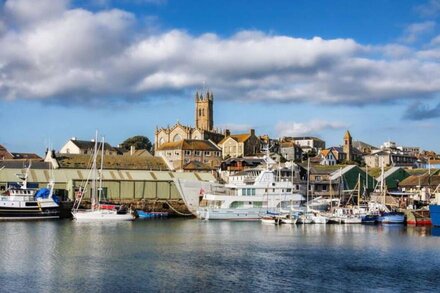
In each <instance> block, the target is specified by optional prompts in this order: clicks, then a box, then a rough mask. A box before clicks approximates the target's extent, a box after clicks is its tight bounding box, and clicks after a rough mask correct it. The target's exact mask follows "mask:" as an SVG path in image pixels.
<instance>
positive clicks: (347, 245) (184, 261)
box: [0, 219, 440, 292]
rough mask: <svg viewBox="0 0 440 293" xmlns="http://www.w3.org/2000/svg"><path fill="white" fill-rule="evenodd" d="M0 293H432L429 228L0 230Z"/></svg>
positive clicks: (437, 254) (178, 225)
mask: <svg viewBox="0 0 440 293" xmlns="http://www.w3.org/2000/svg"><path fill="white" fill-rule="evenodd" d="M0 233H1V237H0V248H1V249H0V262H1V266H0V284H1V287H0V291H2V292H29V291H32V292H157V291H161V292H170V291H171V292H175V291H178V292H224V291H234V292H275V291H290V292H291V291H306V290H312V291H320V292H323V291H378V290H379V291H382V292H396V291H408V290H411V291H437V290H438V288H439V286H440V237H437V236H435V235H437V234H440V231H436V230H435V228H426V227H406V226H363V225H352V226H348V225H347V226H344V225H302V226H301V225H297V226H295V225H294V226H290V225H284V226H280V227H277V226H272V225H262V224H261V223H259V222H221V221H219V222H215V221H209V222H208V221H199V220H185V219H169V220H148V221H135V222H127V223H105V224H97V223H93V224H87V223H77V222H74V221H70V220H63V221H45V222H3V223H0Z"/></svg>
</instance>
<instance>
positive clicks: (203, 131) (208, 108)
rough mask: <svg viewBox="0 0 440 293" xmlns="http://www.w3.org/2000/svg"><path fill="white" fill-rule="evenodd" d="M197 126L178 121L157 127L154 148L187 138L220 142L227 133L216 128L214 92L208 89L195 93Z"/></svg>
mask: <svg viewBox="0 0 440 293" xmlns="http://www.w3.org/2000/svg"><path fill="white" fill-rule="evenodd" d="M194 104H195V127H191V126H186V125H183V124H181V123H180V122H177V123H176V124H175V125H174V126H171V127H169V126H168V127H165V128H158V127H157V128H156V131H155V133H154V149H155V150H157V149H158V148H159V147H160V146H161V145H162V144H164V143H169V142H178V141H181V140H184V139H187V140H211V141H213V142H215V143H218V142H220V141H221V140H222V139H223V138H224V137H225V133H226V134H227V133H228V131H225V133H221V132H220V131H219V130H218V129H214V94H213V93H212V92H210V91H207V92H206V93H205V94H203V93H200V94H199V92H196V95H195V100H194Z"/></svg>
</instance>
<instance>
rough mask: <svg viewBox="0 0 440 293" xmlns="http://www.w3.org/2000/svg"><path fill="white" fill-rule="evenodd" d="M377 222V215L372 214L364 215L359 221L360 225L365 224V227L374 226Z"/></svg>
mask: <svg viewBox="0 0 440 293" xmlns="http://www.w3.org/2000/svg"><path fill="white" fill-rule="evenodd" d="M378 222H379V215H373V214H369V215H365V216H363V217H362V219H361V224H366V225H368V224H369V225H375V224H377V223H378Z"/></svg>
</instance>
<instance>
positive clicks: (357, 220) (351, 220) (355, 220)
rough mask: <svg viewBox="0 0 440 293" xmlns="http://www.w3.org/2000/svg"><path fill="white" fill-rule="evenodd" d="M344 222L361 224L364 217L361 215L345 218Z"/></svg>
mask: <svg viewBox="0 0 440 293" xmlns="http://www.w3.org/2000/svg"><path fill="white" fill-rule="evenodd" d="M342 223H344V224H361V223H362V218H360V217H348V218H343V219H342Z"/></svg>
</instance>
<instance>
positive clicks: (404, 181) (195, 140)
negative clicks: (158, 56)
mask: <svg viewBox="0 0 440 293" xmlns="http://www.w3.org/2000/svg"><path fill="white" fill-rule="evenodd" d="M194 104H195V124H194V126H189V125H183V124H181V123H179V122H177V123H176V124H174V125H173V126H167V127H156V131H155V133H154V142H152V146H151V148H150V149H145V148H144V149H142V148H136V146H135V144H133V145H128V146H127V145H125V146H124V147H121V145H118V146H112V145H110V144H108V143H104V145H103V148H102V149H103V150H104V154H103V169H104V170H105V174H106V175H105V176H104V180H105V181H104V186H105V187H104V188H103V190H104V195H105V198H107V199H109V200H116V201H121V202H124V201H125V202H127V201H128V202H130V203H132V202H140V201H143V204H145V202H146V201H147V202H148V200H154V201H155V203H157V202H158V201H167V202H168V205H170V206H171V203H170V202H169V201H173V202H174V204H175V205H176V207H178V208H182V207H183V206H184V205H183V203H182V202H179V201H180V195H179V192H178V191H177V190H176V187H175V183H174V182H173V179H174V178H193V179H197V180H205V181H217V182H221V183H229V182H235V181H237V180H245V179H246V180H250V182H252V179H255V174H257V173H255V171H256V170H262V169H264V168H272V169H273V170H278V172H279V175H280V176H281V177H282V176H284V177H285V178H289V179H290V180H291V181H292V182H293V183H294V185H293V186H294V190H296V191H298V192H301V193H302V194H305V193H306V192H307V187H306V183H307V180H308V181H309V182H308V183H309V185H310V186H309V192H310V196H311V197H324V198H325V197H329V196H331V195H332V193H333V194H334V193H336V191H338V190H351V189H353V188H354V187H355V185H356V178H357V177H358V176H361V177H362V178H363V179H362V180H364V182H365V185H366V186H365V188H366V189H367V190H369V191H374V190H375V189H377V187H378V185H379V184H384V186H386V188H387V189H388V190H391V191H411V192H413V191H415V190H417V191H419V192H418V193H417V195H416V196H415V197H414V198H413V200H420V201H426V200H428V199H429V198H430V196H431V193H433V192H434V190H435V189H436V188H437V186H438V184H439V183H440V173H439V172H440V169H439V167H440V157H439V155H437V154H436V153H435V152H433V151H427V150H422V149H421V148H420V147H418V146H403V145H399V144H398V143H396V142H393V141H387V142H384V143H383V144H382V145H381V146H373V145H371V144H369V143H368V142H364V141H360V140H354V139H353V136H352V134H351V133H350V131H349V130H346V131H345V133H341V138H340V141H341V144H340V145H335V146H328V145H326V142H325V141H324V140H322V139H321V138H318V137H313V136H303V137H281V138H273V137H269V136H268V135H267V134H261V133H260V134H258V133H256V132H255V130H254V129H249V131H247V132H245V133H232V132H231V131H230V130H228V129H224V130H220V129H218V128H215V125H214V94H213V92H211V91H206V92H196V94H195V97H194ZM94 145H95V142H94V141H91V140H83V139H79V138H76V137H72V138H70V139H67V141H66V143H65V144H64V145H63V146H62V147H61V148H60V149H59V150H47V151H46V153H45V156H44V157H40V156H38V155H37V154H34V153H16V152H13V151H10V150H7V149H6V148H5V147H3V146H0V158H1V160H0V168H1V171H0V190H3V191H4V190H5V189H6V187H7V185H8V183H11V182H15V181H16V177H15V174H17V173H20V172H23V170H24V169H25V168H27V167H28V166H29V165H31V169H30V170H31V174H30V176H31V177H30V180H29V182H33V183H34V184H35V185H38V186H44V185H45V184H47V183H48V182H49V177H50V174H49V173H50V172H56V174H58V175H57V176H56V177H58V178H56V182H57V184H56V187H55V189H56V192H57V193H58V194H60V195H61V196H62V198H63V199H66V200H67V199H70V200H73V199H74V198H75V193H77V192H78V186H79V185H80V182H81V181H83V180H84V178H86V177H87V174H86V173H87V170H88V168H89V165H88V163H89V161H90V157H91V154H92V153H93V148H94ZM99 148H101V146H99ZM267 154H269V157H268V156H267ZM308 164H309V166H310V168H308ZM382 166H383V168H384V174H381V171H380V170H381V167H382ZM383 180H384V182H382V181H383ZM391 200H392V199H391Z"/></svg>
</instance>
